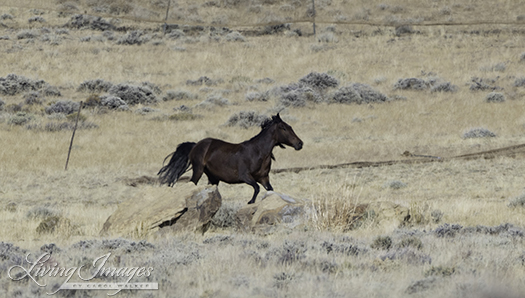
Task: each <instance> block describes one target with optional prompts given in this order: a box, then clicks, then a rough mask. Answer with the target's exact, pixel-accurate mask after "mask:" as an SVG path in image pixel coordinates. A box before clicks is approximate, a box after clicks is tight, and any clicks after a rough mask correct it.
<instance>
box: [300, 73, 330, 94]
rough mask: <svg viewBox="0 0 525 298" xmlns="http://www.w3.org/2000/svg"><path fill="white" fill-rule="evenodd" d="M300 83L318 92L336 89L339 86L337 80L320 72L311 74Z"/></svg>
mask: <svg viewBox="0 0 525 298" xmlns="http://www.w3.org/2000/svg"><path fill="white" fill-rule="evenodd" d="M299 83H302V84H304V85H306V86H309V87H312V88H315V89H318V90H326V89H328V88H335V87H337V86H338V85H339V81H338V80H337V79H336V78H334V77H332V76H331V75H329V74H326V73H318V72H311V73H309V74H308V75H306V76H304V77H302V78H301V79H299Z"/></svg>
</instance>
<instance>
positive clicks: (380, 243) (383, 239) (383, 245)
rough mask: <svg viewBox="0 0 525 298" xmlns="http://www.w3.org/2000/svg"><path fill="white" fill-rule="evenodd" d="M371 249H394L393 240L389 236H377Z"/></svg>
mask: <svg viewBox="0 0 525 298" xmlns="http://www.w3.org/2000/svg"><path fill="white" fill-rule="evenodd" d="M370 247H371V248H373V249H384V250H388V249H390V248H391V247H392V238H390V237H389V236H377V237H376V238H375V239H374V241H373V242H372V244H371V245H370Z"/></svg>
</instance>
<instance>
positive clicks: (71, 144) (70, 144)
mask: <svg viewBox="0 0 525 298" xmlns="http://www.w3.org/2000/svg"><path fill="white" fill-rule="evenodd" d="M81 110H82V102H80V106H79V107H78V113H77V120H76V121H75V128H73V135H71V142H69V150H68V151H67V159H66V168H65V170H66V171H67V164H68V163H69V156H70V155H71V148H72V147H73V139H74V138H75V132H76V131H77V126H78V118H80V111H81Z"/></svg>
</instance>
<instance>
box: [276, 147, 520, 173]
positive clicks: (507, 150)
mask: <svg viewBox="0 0 525 298" xmlns="http://www.w3.org/2000/svg"><path fill="white" fill-rule="evenodd" d="M402 155H403V156H405V157H406V158H403V159H398V160H387V161H356V162H349V163H342V164H335V165H319V166H313V167H297V168H285V169H273V170H271V172H272V173H286V172H293V173H299V172H302V171H308V170H316V169H338V168H367V167H382V166H390V165H394V164H416V163H429V162H443V161H450V160H462V159H463V160H470V159H479V158H484V159H492V158H496V157H499V156H506V157H512V158H523V157H525V144H520V145H514V146H509V147H504V148H498V149H493V150H487V151H481V152H476V153H469V154H462V155H457V156H452V157H438V156H430V155H415V154H411V153H410V152H408V151H405V152H404V153H403V154H402Z"/></svg>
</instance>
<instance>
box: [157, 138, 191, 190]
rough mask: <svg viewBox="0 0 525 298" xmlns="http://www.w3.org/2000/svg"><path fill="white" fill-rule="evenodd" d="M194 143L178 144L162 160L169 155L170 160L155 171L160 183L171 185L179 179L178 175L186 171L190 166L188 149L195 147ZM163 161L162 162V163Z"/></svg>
mask: <svg viewBox="0 0 525 298" xmlns="http://www.w3.org/2000/svg"><path fill="white" fill-rule="evenodd" d="M195 144H196V143H193V142H186V143H182V144H179V145H178V146H177V150H175V152H173V153H171V154H170V155H168V156H166V158H164V162H166V159H168V158H169V157H170V156H171V159H170V162H169V163H168V164H167V165H165V166H163V167H162V169H160V171H159V172H158V173H157V175H160V177H159V182H160V184H161V185H162V184H168V186H173V185H174V184H175V182H177V180H179V178H180V176H182V174H184V173H186V171H187V170H188V169H189V167H190V163H189V155H190V151H191V149H193V147H195ZM164 162H162V164H164Z"/></svg>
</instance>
